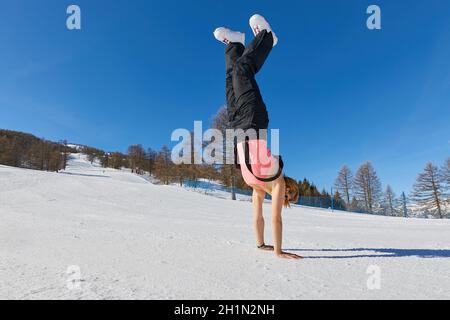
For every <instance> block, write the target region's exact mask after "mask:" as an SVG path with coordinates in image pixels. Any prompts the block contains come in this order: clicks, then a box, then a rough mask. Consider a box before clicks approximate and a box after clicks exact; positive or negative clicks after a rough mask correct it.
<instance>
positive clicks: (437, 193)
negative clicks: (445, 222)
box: [411, 162, 445, 219]
mask: <svg viewBox="0 0 450 320" xmlns="http://www.w3.org/2000/svg"><path fill="white" fill-rule="evenodd" d="M443 182H444V179H443V176H442V174H441V172H440V170H439V169H438V167H436V166H434V165H433V164H432V163H431V162H429V163H427V165H426V166H425V169H424V171H423V172H422V173H420V174H419V175H418V176H417V180H416V183H415V184H414V188H413V192H412V194H411V197H412V199H413V200H414V201H415V202H416V203H417V204H418V205H419V206H420V207H421V208H422V209H423V210H426V211H428V212H430V213H431V214H433V215H435V216H437V217H438V218H440V219H442V218H443V217H444V214H445V213H444V210H443V197H444V196H445V193H444V187H443Z"/></svg>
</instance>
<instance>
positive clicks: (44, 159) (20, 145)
mask: <svg viewBox="0 0 450 320" xmlns="http://www.w3.org/2000/svg"><path fill="white" fill-rule="evenodd" d="M74 151H75V150H74V149H72V148H70V147H68V146H67V142H66V141H61V142H59V143H55V142H52V141H47V140H45V139H39V138H37V137H35V136H33V135H31V134H28V133H23V132H17V131H11V130H1V129H0V164H3V165H7V166H12V167H20V168H28V169H35V170H46V171H56V172H58V171H59V170H63V169H65V168H66V165H67V160H68V155H69V153H71V152H74Z"/></svg>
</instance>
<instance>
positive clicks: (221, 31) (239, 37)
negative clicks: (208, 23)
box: [214, 27, 245, 46]
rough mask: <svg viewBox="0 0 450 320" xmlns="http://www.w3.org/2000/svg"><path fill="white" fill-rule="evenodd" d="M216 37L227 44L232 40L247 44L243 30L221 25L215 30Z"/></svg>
mask: <svg viewBox="0 0 450 320" xmlns="http://www.w3.org/2000/svg"><path fill="white" fill-rule="evenodd" d="M214 37H216V39H217V40H219V41H220V42H223V43H225V44H229V43H230V42H240V43H242V44H243V45H244V46H245V33H242V32H238V31H232V30H230V29H227V28H224V27H220V28H217V29H216V30H214Z"/></svg>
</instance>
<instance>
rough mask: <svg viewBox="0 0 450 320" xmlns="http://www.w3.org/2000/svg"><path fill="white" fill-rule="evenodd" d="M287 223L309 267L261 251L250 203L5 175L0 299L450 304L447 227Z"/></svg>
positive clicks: (60, 176)
mask: <svg viewBox="0 0 450 320" xmlns="http://www.w3.org/2000/svg"><path fill="white" fill-rule="evenodd" d="M269 206H270V204H266V205H265V210H266V240H267V241H266V242H268V243H270V218H269V217H270V216H269V211H268V210H269V208H270V207H269ZM283 217H284V220H283V222H284V243H283V247H284V248H285V249H290V250H292V252H296V253H298V254H300V255H303V256H304V257H305V259H303V260H299V261H293V260H281V259H277V258H275V256H274V255H273V254H272V253H268V252H263V251H259V250H256V249H255V243H254V236H253V230H252V215H251V203H249V202H247V201H230V200H225V199H221V198H216V197H211V196H206V195H202V194H199V193H196V192H192V191H187V190H184V189H182V188H179V187H175V186H157V185H153V184H151V183H149V182H148V181H146V180H145V179H143V178H141V177H138V176H136V175H133V174H131V173H129V172H125V171H118V170H113V169H103V168H100V167H99V166H98V165H96V164H94V165H91V164H90V163H88V162H87V161H86V159H85V157H84V156H82V155H75V158H74V159H72V160H71V161H70V166H69V168H68V170H67V171H66V172H64V173H48V172H39V171H32V170H25V169H17V168H10V167H5V166H0V299H43V298H44V299H47V298H50V299H329V298H331V299H392V298H398V299H416V298H424V299H444V298H446V299H449V298H450V220H445V221H439V220H419V219H402V218H390V217H379V216H369V215H357V214H349V213H343V212H334V213H333V212H330V211H327V210H320V209H310V208H293V209H291V210H287V211H285V212H284V214H283ZM370 266H375V267H371V268H369V267H370ZM368 268H369V269H368ZM373 268H375V269H373ZM378 268H379V269H378ZM368 270H369V271H373V270H375V271H377V270H378V271H379V272H380V273H379V275H380V279H381V282H380V288H379V289H373V287H371V288H372V289H369V287H368V286H367V282H368V280H369V283H373V282H372V281H371V279H372V278H370V277H371V276H372V275H371V274H368V273H367V271H368ZM372 277H373V276H372ZM375 283H376V281H375ZM375 288H376V286H375Z"/></svg>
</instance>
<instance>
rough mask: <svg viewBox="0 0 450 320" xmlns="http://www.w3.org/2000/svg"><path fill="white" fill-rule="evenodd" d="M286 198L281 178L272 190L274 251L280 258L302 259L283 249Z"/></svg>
mask: <svg viewBox="0 0 450 320" xmlns="http://www.w3.org/2000/svg"><path fill="white" fill-rule="evenodd" d="M284 197H285V183H284V178H283V177H282V176H281V177H280V178H279V179H277V180H276V181H275V183H274V186H273V188H272V233H273V241H274V251H275V254H276V255H277V256H279V257H280V258H287V259H300V258H301V257H300V256H298V255H296V254H293V253H287V252H283V250H282V249H281V244H282V239H283V222H282V219H281V211H282V210H283V202H284Z"/></svg>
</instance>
